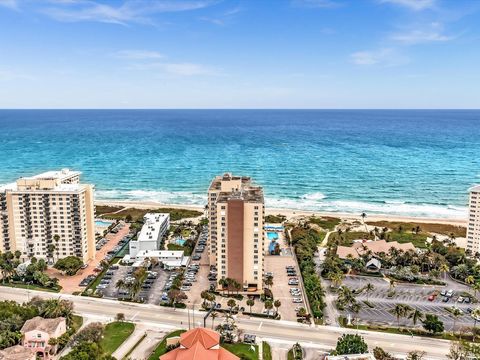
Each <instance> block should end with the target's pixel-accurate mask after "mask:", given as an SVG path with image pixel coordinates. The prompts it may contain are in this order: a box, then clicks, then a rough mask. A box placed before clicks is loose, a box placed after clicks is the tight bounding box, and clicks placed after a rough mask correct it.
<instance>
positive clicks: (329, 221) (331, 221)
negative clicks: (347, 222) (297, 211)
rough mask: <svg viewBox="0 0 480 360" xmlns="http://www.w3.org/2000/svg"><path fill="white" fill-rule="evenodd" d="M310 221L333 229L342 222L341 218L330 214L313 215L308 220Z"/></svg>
mask: <svg viewBox="0 0 480 360" xmlns="http://www.w3.org/2000/svg"><path fill="white" fill-rule="evenodd" d="M308 222H309V223H311V224H316V225H318V226H320V227H321V228H323V229H325V230H329V231H332V230H333V229H335V226H337V225H338V224H340V219H339V218H335V217H329V216H324V217H321V218H318V217H313V216H312V217H311V218H310V219H309V220H308Z"/></svg>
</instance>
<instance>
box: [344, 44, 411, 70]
mask: <svg viewBox="0 0 480 360" xmlns="http://www.w3.org/2000/svg"><path fill="white" fill-rule="evenodd" d="M350 60H351V62H352V63H354V64H356V65H362V66H371V65H381V66H385V67H392V66H399V65H404V64H406V63H408V62H409V59H408V58H407V57H405V56H403V55H401V54H399V53H398V52H397V51H396V50H395V49H392V48H383V49H379V50H365V51H357V52H354V53H353V54H351V55H350Z"/></svg>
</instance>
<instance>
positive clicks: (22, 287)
mask: <svg viewBox="0 0 480 360" xmlns="http://www.w3.org/2000/svg"><path fill="white" fill-rule="evenodd" d="M0 285H1V286H8V287H12V288H20V289H29V290H36V291H48V292H54V293H58V292H59V291H60V290H62V287H61V286H58V288H55V289H52V288H45V287H41V286H37V285H29V284H21V283H5V284H3V283H0Z"/></svg>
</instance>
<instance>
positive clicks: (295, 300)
mask: <svg viewBox="0 0 480 360" xmlns="http://www.w3.org/2000/svg"><path fill="white" fill-rule="evenodd" d="M292 302H293V303H294V304H299V303H301V302H302V298H293V299H292Z"/></svg>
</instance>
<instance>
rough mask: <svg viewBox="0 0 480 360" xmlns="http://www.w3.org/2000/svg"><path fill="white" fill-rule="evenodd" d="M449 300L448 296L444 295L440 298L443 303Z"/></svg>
mask: <svg viewBox="0 0 480 360" xmlns="http://www.w3.org/2000/svg"><path fill="white" fill-rule="evenodd" d="M449 300H450V298H449V297H446V296H444V297H443V299H442V301H443V302H444V303H446V302H448V301H449Z"/></svg>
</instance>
